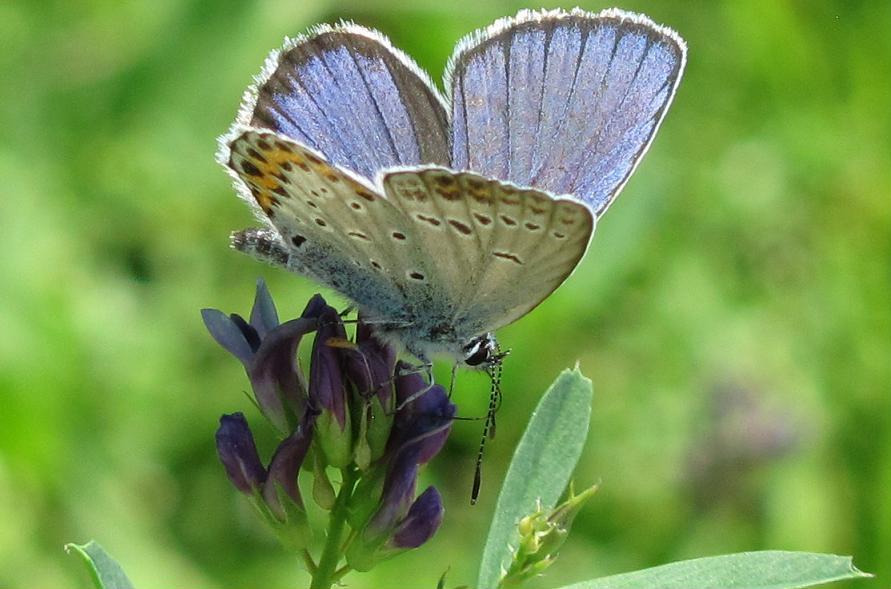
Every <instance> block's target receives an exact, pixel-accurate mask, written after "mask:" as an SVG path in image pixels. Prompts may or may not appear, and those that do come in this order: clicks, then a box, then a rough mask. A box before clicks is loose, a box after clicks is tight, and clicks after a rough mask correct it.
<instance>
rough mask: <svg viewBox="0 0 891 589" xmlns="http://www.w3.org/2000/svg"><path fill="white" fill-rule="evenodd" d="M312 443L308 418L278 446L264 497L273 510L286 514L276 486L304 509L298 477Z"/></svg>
mask: <svg viewBox="0 0 891 589" xmlns="http://www.w3.org/2000/svg"><path fill="white" fill-rule="evenodd" d="M310 442H312V418H311V417H310V416H307V418H306V419H304V423H303V424H301V425H300V426H299V427H298V428H297V430H296V431H295V432H294V433H293V434H291V435H290V436H288V437H287V438H285V439H284V441H282V443H280V444H279V445H278V448H276V450H275V454H273V456H272V461H270V463H269V477H268V479H267V480H266V483H265V484H264V485H263V497H264V499H265V500H266V503H268V504H269V505H270V506H272V507H273V509H276V510H277V511H279V512H280V515H281V514H282V513H284V510H283V509H282V508H281V505H279V501H278V493H277V490H276V486H280V487H281V488H282V489H283V490H284V491H285V492H286V493H287V494H288V496H289V497H290V498H291V500H293V501H294V503H296V504H297V505H299V506H300V507H303V498H302V497H301V496H300V487H298V486H297V475H298V473H299V472H300V467H301V466H302V465H303V460H304V459H305V458H306V452H307V451H308V450H309V445H310Z"/></svg>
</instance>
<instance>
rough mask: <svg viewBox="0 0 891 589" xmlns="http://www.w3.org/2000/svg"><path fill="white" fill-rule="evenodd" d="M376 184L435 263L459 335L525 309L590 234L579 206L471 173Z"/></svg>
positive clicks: (397, 176) (430, 171) (554, 283)
mask: <svg viewBox="0 0 891 589" xmlns="http://www.w3.org/2000/svg"><path fill="white" fill-rule="evenodd" d="M383 185H384V190H385V192H386V194H387V197H388V198H389V199H390V200H391V201H392V202H393V204H394V205H395V206H397V207H399V208H400V209H401V210H402V212H403V213H404V215H405V216H406V217H407V218H408V219H409V221H410V222H411V223H413V224H414V225H416V232H417V234H418V235H419V238H420V239H421V240H422V243H423V244H424V245H423V247H424V249H425V250H426V251H427V252H428V255H429V256H430V257H431V258H433V259H435V260H436V266H435V269H436V273H437V274H438V277H437V282H438V283H440V284H442V285H443V286H442V288H443V289H444V294H447V296H448V300H449V302H450V305H451V308H452V310H453V313H454V314H453V315H452V317H451V318H450V320H451V322H452V323H453V324H454V325H455V326H456V329H457V331H458V332H460V333H464V332H466V333H469V334H471V335H474V334H479V333H483V332H485V331H491V330H494V329H497V328H498V327H501V326H503V325H507V324H508V323H510V322H512V321H514V320H516V319H518V318H519V317H521V316H523V315H524V314H526V313H527V312H529V311H530V310H531V309H532V308H534V307H535V306H536V305H538V304H539V303H540V302H541V301H542V300H544V299H545V298H546V297H547V296H548V295H549V294H550V293H551V292H553V291H554V290H555V289H556V288H557V287H558V286H559V285H560V284H561V283H562V282H563V280H565V279H566V277H567V276H569V274H571V273H572V270H573V269H574V268H575V266H576V265H577V264H578V262H579V260H581V258H582V256H583V255H584V253H585V249H586V248H587V244H588V241H589V239H590V236H591V232H592V231H593V216H592V215H591V213H590V211H589V210H588V209H587V208H586V207H585V206H584V205H581V204H579V203H577V202H574V201H571V200H568V199H559V198H555V197H553V196H550V195H548V194H546V193H543V192H540V191H537V190H530V189H522V188H518V187H516V186H513V185H511V184H506V183H502V182H499V181H497V180H492V179H489V178H484V177H482V176H479V175H477V174H473V173H470V172H454V171H451V170H447V169H444V168H434V167H427V168H419V169H416V170H401V171H397V172H391V173H389V174H386V175H385V176H384V180H383Z"/></svg>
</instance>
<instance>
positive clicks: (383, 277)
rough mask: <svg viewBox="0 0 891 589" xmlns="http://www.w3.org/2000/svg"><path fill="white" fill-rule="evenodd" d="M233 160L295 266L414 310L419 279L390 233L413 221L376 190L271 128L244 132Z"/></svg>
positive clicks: (349, 291) (357, 297)
mask: <svg viewBox="0 0 891 589" xmlns="http://www.w3.org/2000/svg"><path fill="white" fill-rule="evenodd" d="M229 165H230V168H231V169H232V170H234V171H235V172H236V173H237V174H238V176H239V178H240V179H241V180H242V181H243V182H244V183H245V184H246V186H247V188H248V190H249V191H250V193H251V195H252V196H253V198H254V199H255V200H256V202H257V204H258V205H259V206H260V208H261V209H262V210H263V212H264V213H265V214H266V216H267V218H268V219H269V222H270V223H271V224H272V225H273V226H274V227H275V229H276V231H277V233H278V234H279V236H280V240H281V242H282V243H283V244H284V245H285V246H286V247H287V248H288V251H289V253H290V258H289V261H288V266H289V267H291V268H292V269H295V270H297V271H300V272H301V273H304V274H308V275H309V276H311V277H312V278H314V279H316V280H318V281H319V282H321V283H322V284H325V285H326V286H329V287H331V288H333V289H335V290H337V291H339V292H341V293H342V294H344V295H345V296H347V297H348V298H350V299H352V300H354V301H356V302H357V303H359V304H360V305H361V306H362V307H363V308H366V309H368V310H369V311H371V312H377V313H379V314H385V315H387V317H388V318H392V319H397V318H400V317H401V316H402V315H404V314H406V313H409V312H410V309H411V307H410V305H408V304H407V302H406V300H407V299H409V300H410V299H412V297H414V296H417V295H416V293H413V292H412V293H410V292H407V291H408V290H411V289H412V288H413V287H414V285H413V284H412V283H411V282H410V281H409V280H408V279H406V278H405V276H403V275H402V274H403V273H402V272H401V271H400V270H401V267H402V265H403V264H406V262H404V261H399V262H394V255H395V254H394V252H393V249H392V248H390V247H388V246H389V242H388V241H387V239H386V238H385V235H387V234H390V235H392V234H394V233H396V234H407V233H408V232H410V231H411V228H410V227H409V226H408V224H407V223H406V222H405V220H404V217H403V216H402V214H401V213H400V212H399V211H398V210H397V209H396V208H395V207H393V206H392V205H391V204H390V203H389V202H387V200H386V199H384V198H383V197H381V196H380V195H379V194H377V193H376V191H375V190H373V189H372V188H370V187H369V186H367V185H365V183H363V182H361V181H360V180H358V179H356V178H354V177H352V176H351V175H350V174H348V173H346V172H344V171H342V170H340V169H338V168H336V167H333V166H331V165H330V164H328V163H327V162H326V161H325V160H324V159H323V158H322V157H321V155H320V154H318V153H316V152H314V150H312V149H310V148H308V147H306V146H303V145H300V144H298V143H296V142H293V141H290V140H288V139H286V138H284V137H281V136H278V135H275V134H273V133H268V132H261V131H256V130H248V131H245V132H244V133H243V134H242V135H240V136H239V137H238V138H237V139H236V140H235V141H233V143H232V146H231V159H230V164H229ZM391 239H392V238H391Z"/></svg>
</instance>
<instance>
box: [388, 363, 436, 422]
mask: <svg viewBox="0 0 891 589" xmlns="http://www.w3.org/2000/svg"><path fill="white" fill-rule="evenodd" d="M419 360H421V361H422V362H423V364H421V365H420V366H412V367H410V368H401V369H400V370H399V376H403V375H406V374H418V373H420V372H425V373H426V374H427V386H425V387H424V388H423V389H421V390H420V391H417V392H415V393H413V394H411V395H409V397H408V398H407V399H405V400H404V401H402V402H401V403H399V405H398V406H397V407H396V411H399V410H401V409H402V408H403V407H405V406H406V405H408V404H409V403H411V402H412V401H414V400H415V399H418V398H420V397H421V396H422V395H424V394H425V393H426V392H427V391H429V390H430V389H432V388H433V387H434V385H435V384H436V383H435V382H433V363H432V362H431V361H430V360H427V359H426V358H419Z"/></svg>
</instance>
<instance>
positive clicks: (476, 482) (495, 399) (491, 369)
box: [470, 343, 510, 505]
mask: <svg viewBox="0 0 891 589" xmlns="http://www.w3.org/2000/svg"><path fill="white" fill-rule="evenodd" d="M495 352H496V353H495V355H494V356H493V357H492V361H491V362H490V363H489V365H488V366H487V367H486V372H487V373H488V374H489V379H491V381H492V388H491V390H490V391H489V409H488V410H487V411H486V422H485V424H484V425H483V436H482V437H481V438H480V447H479V450H478V451H477V453H476V469H475V470H474V473H473V489H472V490H471V492H470V504H471V505H476V502H477V499H479V496H480V486H481V485H482V482H483V452H484V450H485V449H486V440H487V439H488V438H494V437H495V412H496V411H498V407H499V406H500V405H501V371H502V365H501V364H502V361H503V360H504V357H505V356H507V355H508V354H509V353H510V350H508V351H506V352H502V351H501V348H500V347H499V346H498V344H497V343H496V344H495Z"/></svg>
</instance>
